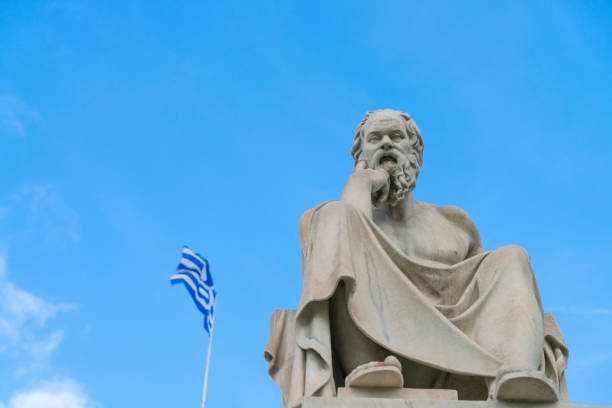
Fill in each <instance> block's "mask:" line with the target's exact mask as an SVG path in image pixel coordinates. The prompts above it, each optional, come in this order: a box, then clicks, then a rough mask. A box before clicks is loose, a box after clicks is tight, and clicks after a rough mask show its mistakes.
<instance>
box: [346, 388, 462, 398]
mask: <svg viewBox="0 0 612 408" xmlns="http://www.w3.org/2000/svg"><path fill="white" fill-rule="evenodd" d="M338 398H396V399H407V400H415V399H416V400H421V399H426V400H457V399H458V396H457V391H456V390H443V389H426V388H380V387H376V388H366V387H348V388H345V387H340V388H338Z"/></svg>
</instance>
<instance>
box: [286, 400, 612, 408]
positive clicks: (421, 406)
mask: <svg viewBox="0 0 612 408" xmlns="http://www.w3.org/2000/svg"><path fill="white" fill-rule="evenodd" d="M604 407H606V408H612V405H579V404H569V403H566V402H556V403H550V404H549V403H516V402H514V403H512V402H503V401H444V400H422V399H421V400H419V399H410V400H409V399H393V398H348V397H347V398H333V397H304V398H302V399H301V400H300V401H299V402H298V403H296V404H294V405H292V406H291V408H604Z"/></svg>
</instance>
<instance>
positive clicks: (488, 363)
mask: <svg viewBox="0 0 612 408" xmlns="http://www.w3.org/2000/svg"><path fill="white" fill-rule="evenodd" d="M300 241H301V243H302V275H303V288H302V295H301V299H300V302H299V306H298V309H297V310H296V311H295V310H277V311H275V313H274V315H273V316H272V322H271V334H270V341H269V343H268V345H267V346H266V350H265V353H264V355H265V357H266V359H267V360H268V362H269V373H270V375H271V377H272V378H273V379H274V380H275V381H276V383H277V384H278V385H279V387H280V388H281V390H282V392H283V402H284V404H285V406H287V405H288V404H290V403H293V402H296V401H298V400H299V399H300V398H301V397H302V396H334V395H336V391H337V387H338V385H341V382H342V381H343V377H342V376H343V375H344V374H346V373H342V372H341V369H340V368H339V365H338V359H337V357H335V356H334V351H333V347H332V339H331V336H332V330H331V325H330V299H331V298H332V297H333V296H334V294H335V293H336V290H337V288H338V287H339V286H341V287H343V288H344V290H345V296H344V297H343V301H345V302H346V310H347V311H348V314H349V315H350V318H351V320H352V322H353V324H354V325H355V327H357V329H358V330H359V331H360V332H361V333H362V334H363V335H364V336H365V337H367V338H368V339H369V340H370V341H372V342H374V343H376V344H377V345H378V346H380V347H382V348H383V349H384V350H386V351H388V352H389V354H394V355H396V356H398V357H400V358H401V359H404V360H409V361H411V362H414V363H416V364H420V365H423V366H426V367H431V368H433V369H436V370H439V371H440V373H443V374H444V375H446V376H447V377H448V378H450V379H452V378H463V379H465V378H468V379H470V378H471V379H474V381H479V380H480V381H483V383H484V381H485V380H492V379H493V378H495V376H496V374H497V373H498V371H499V369H500V368H501V367H502V366H504V361H503V360H502V359H500V358H499V353H496V348H497V347H499V348H503V347H504V345H505V344H504V343H505V342H507V343H506V344H508V345H510V344H511V342H513V341H515V340H516V336H527V337H526V338H528V339H529V338H530V337H529V336H531V337H533V336H536V337H537V336H541V337H543V339H542V338H534V341H540V342H541V344H542V353H539V356H538V357H537V358H538V359H539V361H536V362H535V363H536V364H535V365H536V366H538V370H540V371H542V372H543V373H544V374H545V375H546V376H547V377H548V378H549V379H551V380H552V381H553V383H554V384H555V386H556V387H558V389H559V392H560V398H561V400H565V401H569V396H568V393H567V386H566V384H565V378H564V374H563V371H564V369H565V367H566V365H567V357H568V350H567V346H566V345H565V341H564V339H563V336H562V335H561V332H560V331H559V328H558V326H557V325H556V323H555V321H554V318H552V316H551V315H548V314H544V313H543V310H542V304H541V301H540V297H539V292H538V289H537V284H536V282H535V277H534V275H533V271H532V269H531V264H530V260H529V256H528V255H527V253H526V251H525V250H524V249H522V248H520V247H518V246H507V247H501V248H498V249H496V250H493V251H489V252H483V253H480V254H477V255H475V256H472V257H469V258H467V259H465V260H463V261H461V262H459V263H457V264H455V265H451V266H448V267H444V266H440V265H439V264H436V263H428V262H424V261H417V260H415V259H411V258H410V257H408V256H407V255H405V254H404V253H403V252H402V251H400V250H399V249H398V248H397V247H396V246H395V245H394V244H393V243H392V242H391V241H390V239H389V238H388V237H387V236H386V235H385V233H384V232H383V231H382V230H381V229H380V228H379V227H378V226H377V225H376V224H375V223H374V222H373V221H372V220H371V219H370V218H369V217H367V216H366V215H365V214H364V213H363V212H361V211H360V210H358V209H356V208H355V207H353V206H351V205H350V204H346V203H344V202H340V201H332V202H327V203H323V204H321V205H319V206H317V207H315V208H313V209H311V210H309V211H307V212H306V213H305V214H304V215H303V216H302V217H301V219H300ZM509 307H513V308H515V310H513V313H516V314H517V316H518V315H520V316H524V317H526V318H527V319H529V317H530V316H532V317H533V319H532V320H533V321H534V322H540V323H539V324H540V325H543V327H537V324H536V323H534V327H533V328H529V325H527V329H526V330H523V332H521V333H514V332H513V327H512V321H510V320H508V319H502V318H501V317H502V316H505V315H507V312H508V308H509ZM528 321H529V320H528ZM542 321H543V324H542ZM491 336H493V338H492V337H491ZM492 340H493V341H492ZM496 342H497V343H496ZM492 343H496V344H495V347H492V346H491V344H492ZM355 352H358V350H355ZM452 383H453V381H450V382H449V381H448V379H447V381H446V386H448V384H452ZM444 384H445V382H441V383H439V384H438V385H437V386H439V387H444V386H445V385H444ZM451 387H452V386H451ZM459 395H460V398H461V395H462V392H461V389H459ZM482 397H483V398H486V394H485V395H484V396H482ZM474 399H476V398H474Z"/></svg>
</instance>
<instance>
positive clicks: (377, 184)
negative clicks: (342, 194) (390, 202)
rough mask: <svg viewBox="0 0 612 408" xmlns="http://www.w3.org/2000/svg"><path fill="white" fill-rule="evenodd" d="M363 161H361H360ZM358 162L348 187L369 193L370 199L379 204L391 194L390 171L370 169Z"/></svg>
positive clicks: (376, 204)
mask: <svg viewBox="0 0 612 408" xmlns="http://www.w3.org/2000/svg"><path fill="white" fill-rule="evenodd" d="M360 163H361V162H360ZM360 163H358V164H357V166H356V168H355V172H354V173H353V174H352V175H351V177H350V178H349V181H348V183H347V188H349V189H350V190H357V191H360V192H361V194H367V196H368V197H369V201H370V202H371V203H372V204H374V206H378V205H380V204H382V203H384V202H385V201H386V200H387V197H388V196H389V188H390V183H389V173H387V172H386V171H384V170H380V169H376V170H373V169H368V168H363V167H362V166H360Z"/></svg>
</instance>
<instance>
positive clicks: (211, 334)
mask: <svg viewBox="0 0 612 408" xmlns="http://www.w3.org/2000/svg"><path fill="white" fill-rule="evenodd" d="M213 311H214V312H213V314H212V315H211V316H210V317H211V320H212V322H211V323H212V324H211V325H210V337H209V338H208V353H207V354H206V374H204V390H203V391H202V408H204V405H205V404H206V388H207V386H208V368H209V367H210V349H211V348H212V340H213V333H214V331H215V313H216V312H217V296H215V302H214V303H213Z"/></svg>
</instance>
